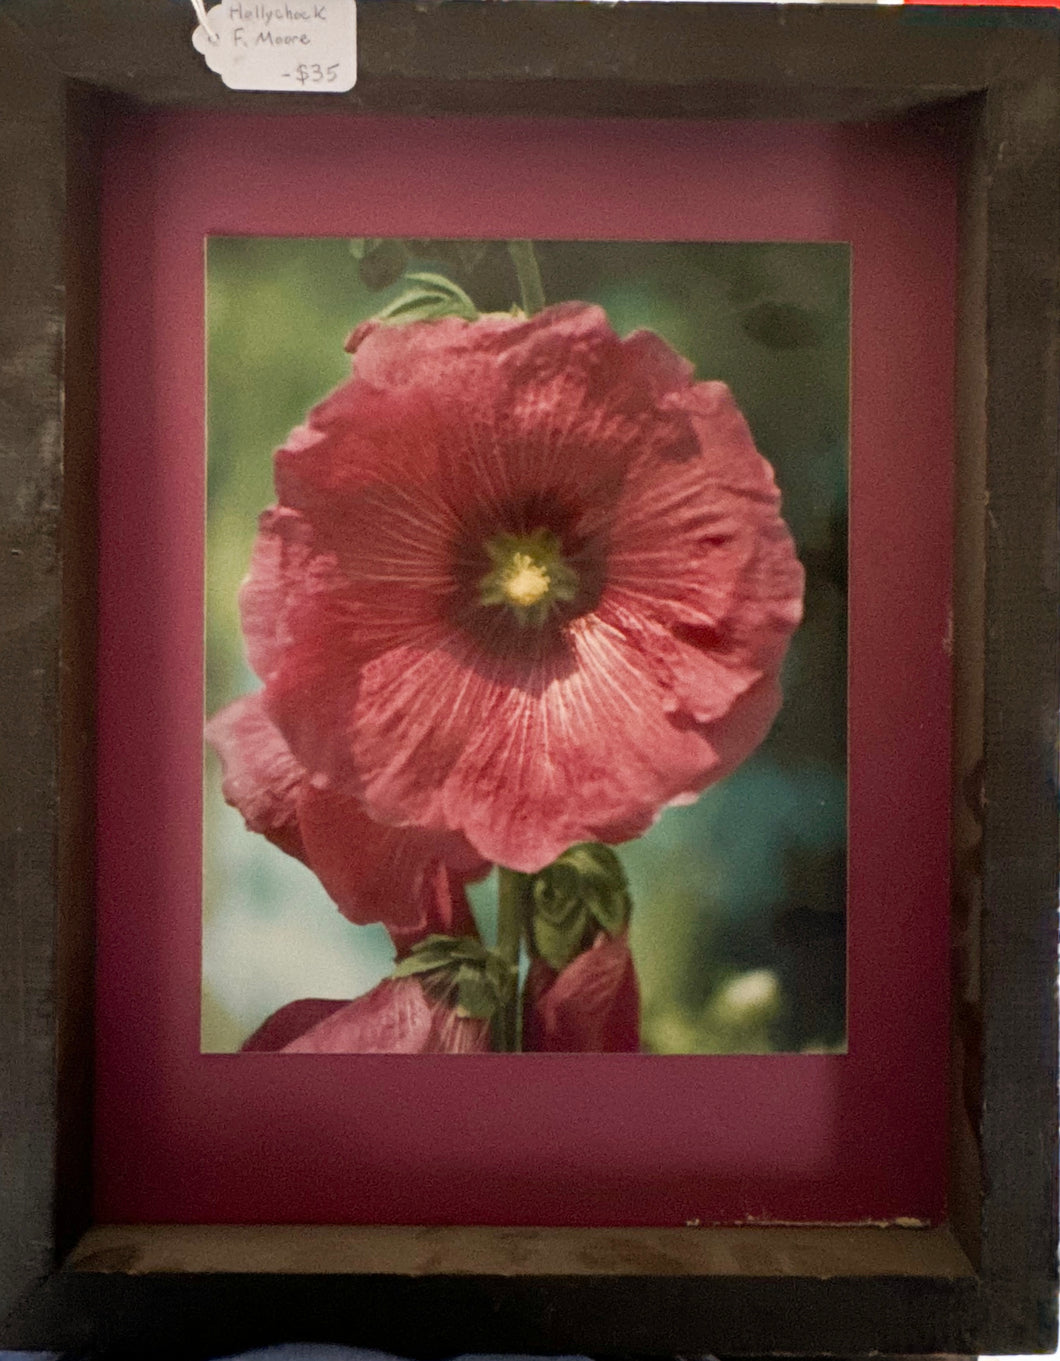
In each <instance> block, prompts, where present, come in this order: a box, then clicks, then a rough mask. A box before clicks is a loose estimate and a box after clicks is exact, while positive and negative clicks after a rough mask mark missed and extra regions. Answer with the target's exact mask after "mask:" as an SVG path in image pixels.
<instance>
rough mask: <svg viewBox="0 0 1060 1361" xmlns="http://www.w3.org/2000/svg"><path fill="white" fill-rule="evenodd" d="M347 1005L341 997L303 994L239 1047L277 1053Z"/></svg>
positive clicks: (243, 1049)
mask: <svg viewBox="0 0 1060 1361" xmlns="http://www.w3.org/2000/svg"><path fill="white" fill-rule="evenodd" d="M346 1005H347V1003H346V1000H345V998H342V997H339V998H337V999H336V998H333V997H302V998H300V999H299V1000H298V1001H297V1002H288V1003H287V1005H286V1006H285V1007H280V1009H279V1011H274V1012H273V1013H272V1015H271V1016H270V1017H269V1018H268V1019H267V1020H265V1021H263V1022H262V1023H261V1025H259V1026H258V1028H257V1030H255V1031H254V1033H253V1035H251V1036H250V1037H249V1039H246V1040H244V1041H243V1043H242V1045H241V1046H240V1050H241V1052H242V1053H244V1054H247V1053H251V1052H254V1051H268V1052H273V1053H274V1052H275V1051H276V1050H277V1049H283V1048H285V1046H287V1045H289V1044H291V1043H292V1041H294V1040H296V1039H298V1037H299V1035H304V1034H305V1032H306V1031H307V1030H312V1028H313V1027H314V1026H315V1025H318V1024H319V1023H320V1022H321V1021H322V1020H324V1018H325V1017H326V1016H330V1015H331V1013H332V1012H333V1011H338V1010H339V1008H340V1007H344V1006H346Z"/></svg>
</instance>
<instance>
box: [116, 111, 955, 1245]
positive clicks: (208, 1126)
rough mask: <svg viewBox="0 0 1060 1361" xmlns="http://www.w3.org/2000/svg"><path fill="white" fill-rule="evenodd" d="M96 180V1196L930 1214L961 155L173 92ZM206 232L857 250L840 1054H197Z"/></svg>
mask: <svg viewBox="0 0 1060 1361" xmlns="http://www.w3.org/2000/svg"><path fill="white" fill-rule="evenodd" d="M104 188H105V193H104V214H103V289H104V297H103V333H102V355H101V359H102V442H101V443H102V467H101V516H102V525H101V533H102V555H101V581H100V592H101V659H100V660H101V664H100V718H99V746H100V774H99V781H100V783H99V819H100V852H99V924H98V932H97V939H98V1002H97V1012H98V1014H97V1082H96V1121H97V1139H96V1160H97V1168H96V1198H97V1199H96V1211H95V1212H96V1217H97V1219H99V1220H102V1221H115V1220H121V1221H155V1220H168V1221H185V1222H194V1221H201V1222H229V1223H230V1222H297V1221H306V1222H353V1223H492V1224H503V1223H510V1224H557V1225H559V1224H616V1225H617V1224H630V1225H633V1224H651V1225H672V1224H684V1223H687V1222H690V1221H698V1222H701V1223H718V1222H721V1223H727V1222H744V1221H751V1220H754V1221H758V1222H761V1221H770V1220H797V1221H812V1222H817V1221H844V1222H848V1221H859V1220H865V1219H873V1220H880V1219H894V1218H898V1217H903V1218H911V1219H923V1220H928V1221H933V1222H934V1221H937V1220H939V1219H940V1218H941V1217H942V1216H943V1213H944V1208H945V1206H944V1186H945V1152H946V1112H945V1101H946V1084H947V1076H946V1045H947V1027H948V1001H947V977H948V962H947V961H948V910H949V864H948V861H949V851H948V844H949V802H950V791H949V779H950V775H949V685H950V669H949V656H948V650H947V649H948V633H949V628H948V618H949V595H950V557H951V514H950V498H951V481H952V452H951V451H952V444H953V433H952V410H951V407H952V387H953V382H952V376H953V334H952V331H953V326H952V317H953V303H954V286H955V280H954V267H955V263H954V262H955V244H956V241H955V180H954V174H953V169H952V167H951V166H949V165H948V164H947V163H946V161H945V160H944V158H943V157H942V155H941V154H940V153H939V152H938V151H937V149H936V148H934V147H933V146H932V145H931V144H930V143H929V142H927V141H925V140H923V139H922V138H920V137H918V138H915V139H914V138H913V137H911V136H910V135H909V134H908V133H906V132H904V131H902V130H899V129H889V130H885V129H881V128H871V127H864V128H851V127H825V126H818V125H774V126H767V125H756V126H753V127H745V126H742V125H741V126H737V125H709V124H693V123H682V122H669V123H662V122H659V123H651V122H629V123H626V122H621V121H604V122H597V123H593V122H573V121H571V122H566V121H564V122H559V121H556V122H548V121H538V122H533V121H521V120H499V119H498V120H492V119H491V120H485V119H483V120H478V119H476V120H470V119H436V120H414V119H383V118H370V119H369V118H365V119H352V120H351V119H348V118H340V117H331V116H328V115H327V114H324V115H321V116H318V117H304V116H294V117H282V118H275V119H269V118H262V117H249V116H239V115H224V116H208V115H191V114H187V115H186V114H181V115H171V116H165V115H152V116H149V117H147V116H139V117H133V116H130V117H128V118H127V119H124V120H120V119H116V120H114V122H113V125H112V128H111V131H110V145H109V147H108V151H107V158H106V175H105V187H104ZM209 233H228V234H244V233H245V234H253V235H269V234H273V235H290V236H342V235H347V236H351V237H352V236H380V237H382V236H388V235H405V236H417V237H449V236H469V235H474V236H478V237H510V236H518V237H531V238H533V237H541V238H573V239H592V238H614V237H619V238H628V239H643V240H698V239H703V240H729V241H753V240H779V241H796V240H805V241H849V242H851V243H852V258H853V306H852V314H853V324H852V352H851V357H852V441H851V506H850V509H851V541H850V568H851V594H850V669H849V701H850V704H849V838H850V840H849V871H848V876H849V878H848V886H849V892H848V911H849V959H848V997H849V1004H848V1005H849V1051H848V1053H847V1054H845V1055H768V1056H724V1057H693V1056H679V1057H659V1056H651V1055H639V1056H638V1055H567V1056H558V1055H539V1056H530V1055H521V1056H511V1057H506V1056H503V1055H479V1056H462V1057H460V1058H459V1059H454V1058H452V1057H447V1056H439V1057H427V1056H416V1057H400V1056H372V1055H327V1056H323V1055H312V1056H286V1055H285V1056H282V1057H280V1056H274V1055H269V1054H254V1055H202V1054H200V1053H199V972H200V958H199V955H200V900H201V830H200V828H201V783H202V740H201V732H202V717H203V711H202V596H203V510H204V504H203V503H204V481H205V458H204V411H205V393H204V378H203V373H204V311H203V239H204V237H205V236H206V235H207V234H209ZM704 376H707V375H704Z"/></svg>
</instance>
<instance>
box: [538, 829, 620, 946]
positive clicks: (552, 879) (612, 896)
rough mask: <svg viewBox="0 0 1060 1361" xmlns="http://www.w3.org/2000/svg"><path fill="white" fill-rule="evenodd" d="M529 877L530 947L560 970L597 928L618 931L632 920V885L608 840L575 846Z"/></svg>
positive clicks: (615, 934)
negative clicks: (607, 844) (605, 842)
mask: <svg viewBox="0 0 1060 1361" xmlns="http://www.w3.org/2000/svg"><path fill="white" fill-rule="evenodd" d="M530 879H531V883H530V893H529V900H530V921H529V923H528V931H529V939H530V949H531V952H532V953H533V954H535V955H539V956H540V957H541V958H542V959H544V960H545V961H546V962H547V963H548V964H549V965H550V966H551V967H552V968H553V969H555V970H556V971H557V972H558V971H559V970H561V969H563V968H565V967H566V966H567V965H568V964H569V963H570V962H571V960H572V959H574V958H575V956H577V955H580V954H581V952H582V951H583V950H587V949H588V948H589V946H590V945H592V943H593V940H594V939H595V938H596V934H597V932H598V931H601V930H603V931H606V932H607V934H608V935H609V936H617V935H619V934H620V933H621V932H622V931H624V930H625V928H626V926H627V925H628V923H629V915H630V912H631V910H632V906H633V905H632V902H631V901H630V896H629V885H628V884H627V882H626V875H625V872H624V870H623V869H622V864H621V861H620V860H619V858H618V856H617V855H616V854H615V853H614V851H613V850H612V849H611V848H610V846H603V845H600V844H599V843H597V842H583V843H581V844H579V845H577V846H572V847H571V848H570V850H567V851H564V852H563V854H562V855H561V856H560V857H559V858H558V859H557V860H554V861H553V862H552V864H551V865H548V866H546V867H545V869H543V870H541V871H539V872H538V873H537V874H535V875H531V876H530Z"/></svg>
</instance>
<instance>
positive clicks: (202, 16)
mask: <svg viewBox="0 0 1060 1361" xmlns="http://www.w3.org/2000/svg"><path fill="white" fill-rule="evenodd" d="M191 7H192V9H193V10H194V11H195V17H196V19H198V21H199V27H200V28H201V29H202V31H203V32H204V33H205V34H206V36H207V37H208V38H209V40H210V41H211V42H212V43H216V42H220V39H219V38H218V36H217V34H216V33H215V32H214V31H213V29H212V28H211V27H210V21H209V20H208V19H207V17H206V4H205V0H191Z"/></svg>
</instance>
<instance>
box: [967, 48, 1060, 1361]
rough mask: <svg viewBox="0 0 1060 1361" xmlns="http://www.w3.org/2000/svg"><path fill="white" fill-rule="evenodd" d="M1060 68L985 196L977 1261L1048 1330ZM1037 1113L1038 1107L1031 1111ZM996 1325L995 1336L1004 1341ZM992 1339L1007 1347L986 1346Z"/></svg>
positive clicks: (990, 97)
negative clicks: (979, 1216) (982, 1020)
mask: <svg viewBox="0 0 1060 1361" xmlns="http://www.w3.org/2000/svg"><path fill="white" fill-rule="evenodd" d="M1055 75H1056V73H1055V70H1054V71H1053V72H1052V73H1051V77H1052V78H1050V73H1048V72H1046V71H1042V72H1040V73H1035V72H1028V73H1026V75H1022V74H1019V73H1016V72H1012V73H1007V74H1006V76H1005V78H1004V79H1003V80H1002V81H999V82H998V83H996V84H995V85H993V86H992V87H991V89H990V90H989V92H988V94H987V96H986V102H985V109H984V115H983V116H984V141H985V145H984V148H983V153H982V154H983V160H984V161H985V163H986V165H987V166H988V167H989V168H990V170H989V176H990V177H989V188H988V190H987V207H986V251H987V259H986V279H987V284H986V325H985V334H986V346H987V351H986V394H985V398H986V424H987V453H986V456H987V486H986V494H987V501H986V506H985V508H984V510H985V521H986V524H985V536H986V578H985V602H986V607H985V665H984V698H983V743H984V762H983V787H982V799H983V910H982V926H981V941H982V946H981V948H982V990H983V993H982V995H983V1013H984V1018H985V1025H984V1030H983V1076H982V1083H983V1101H982V1116H981V1126H980V1131H981V1147H982V1157H983V1164H984V1168H985V1176H984V1186H983V1203H982V1219H981V1223H982V1231H981V1232H982V1270H983V1274H984V1276H985V1277H986V1279H987V1280H988V1281H989V1286H988V1287H987V1288H988V1290H989V1291H990V1293H991V1295H992V1297H993V1300H994V1308H993V1314H994V1317H995V1318H1000V1317H1002V1316H1003V1315H1004V1314H1006V1313H1011V1312H1018V1313H1019V1314H1020V1315H1021V1316H1023V1317H1025V1318H1028V1317H1032V1316H1033V1315H1034V1314H1035V1313H1037V1314H1038V1315H1039V1316H1040V1318H1041V1320H1042V1329H1043V1332H1044V1333H1045V1334H1046V1336H1048V1337H1050V1338H1051V1337H1055V1328H1056V1306H1057V1301H1056V1276H1055V1273H1056V1205H1057V1196H1056V1163H1057V1122H1056V1086H1057V1042H1056V957H1057V848H1056V844H1055V838H1056V830H1057V784H1056V758H1057V713H1058V708H1060V692H1058V685H1060V652H1058V646H1057V620H1058V618H1060V582H1058V575H1057V567H1058V545H1057V534H1058V521H1057V490H1058V488H1057V471H1058V469H1057V444H1058V414H1060V412H1058V394H1060V347H1058V335H1057V312H1058V305H1060V175H1058V173H1057V168H1058V166H1060V145H1058V143H1057V138H1056V127H1057V122H1058V120H1060V97H1058V90H1057V82H1056V79H1055ZM1032 1110H1034V1111H1038V1112H1039V1113H1040V1114H1039V1117H1038V1119H1032V1120H1027V1119H1025V1114H1026V1113H1027V1112H1029V1111H1032ZM997 1340H998V1341H1000V1337H998V1339H997ZM982 1350H984V1351H993V1350H999V1348H997V1347H995V1346H991V1345H985V1346H983V1348H982Z"/></svg>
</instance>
